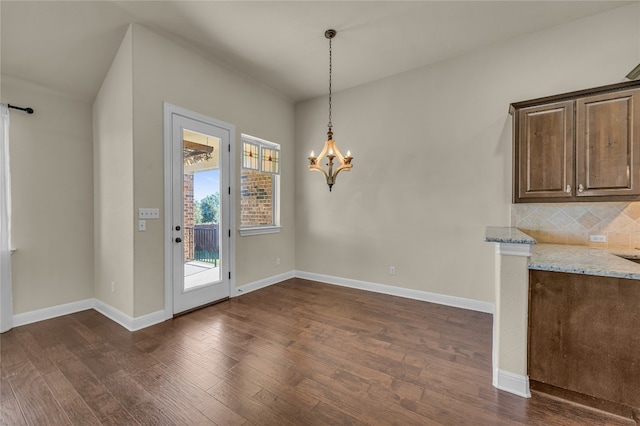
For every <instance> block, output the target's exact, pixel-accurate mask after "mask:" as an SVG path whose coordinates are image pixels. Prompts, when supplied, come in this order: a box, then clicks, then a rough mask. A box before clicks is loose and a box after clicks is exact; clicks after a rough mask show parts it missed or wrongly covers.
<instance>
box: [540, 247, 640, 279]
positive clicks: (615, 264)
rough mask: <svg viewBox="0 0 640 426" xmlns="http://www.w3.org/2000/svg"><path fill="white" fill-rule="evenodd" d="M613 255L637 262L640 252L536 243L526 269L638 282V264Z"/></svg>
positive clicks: (639, 269)
mask: <svg viewBox="0 0 640 426" xmlns="http://www.w3.org/2000/svg"><path fill="white" fill-rule="evenodd" d="M616 255H622V256H625V257H629V258H633V259H640V250H637V249H601V248H593V247H587V246H572V245H561V244H536V245H535V246H533V252H532V254H531V260H530V262H529V269H536V270H540V271H554V272H567V273H571V274H586V275H597V276H602V277H615V278H628V279H633V280H640V264H637V263H634V262H632V261H630V260H627V259H622V258H621V257H619V256H616Z"/></svg>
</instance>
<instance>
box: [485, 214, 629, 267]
mask: <svg viewBox="0 0 640 426" xmlns="http://www.w3.org/2000/svg"><path fill="white" fill-rule="evenodd" d="M484 240H485V241H486V242H492V243H508V244H530V245H531V247H532V253H531V259H530V261H529V269H535V270H539V271H553V272H566V273H570V274H585V275H596V276H602V277H614V278H628V279H632V280H640V264H638V263H634V262H632V261H630V260H627V259H623V258H621V257H620V256H617V255H622V256H624V257H628V258H632V259H639V260H640V249H603V248H594V247H587V246H575V245H562V244H542V243H537V242H536V240H535V239H534V238H532V237H530V236H529V235H527V234H525V233H524V232H522V231H520V230H518V229H517V228H509V227H493V226H489V227H487V228H486V232H485V238H484Z"/></svg>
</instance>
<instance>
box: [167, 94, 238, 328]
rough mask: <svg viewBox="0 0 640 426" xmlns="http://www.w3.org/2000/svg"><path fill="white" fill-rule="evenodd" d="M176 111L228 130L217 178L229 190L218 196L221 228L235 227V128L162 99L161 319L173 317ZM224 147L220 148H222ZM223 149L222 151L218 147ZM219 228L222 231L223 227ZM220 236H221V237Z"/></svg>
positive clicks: (232, 245)
mask: <svg viewBox="0 0 640 426" xmlns="http://www.w3.org/2000/svg"><path fill="white" fill-rule="evenodd" d="M173 114H176V115H180V116H183V117H186V118H189V119H192V120H196V121H201V122H203V123H205V124H208V125H211V126H215V127H219V128H221V129H224V130H226V131H228V132H229V145H230V151H229V165H228V169H229V172H228V178H226V180H225V177H223V176H220V180H221V182H222V183H223V186H225V185H224V182H227V181H228V186H229V187H230V188H231V191H230V192H231V193H230V194H229V193H228V192H227V191H225V190H224V188H222V192H221V193H220V197H227V199H226V201H224V200H221V201H222V202H223V203H226V204H228V205H229V215H228V216H229V217H228V218H226V219H227V220H226V222H227V223H225V225H224V226H225V228H226V227H227V225H228V229H229V230H231V229H236V214H235V212H236V207H235V206H236V190H235V185H236V150H237V145H238V144H237V141H236V128H235V126H234V125H233V124H229V123H226V122H224V121H220V120H216V119H214V118H212V117H209V116H206V115H204V114H200V113H197V112H194V111H191V110H188V109H186V108H183V107H179V106H176V105H172V104H170V103H168V102H164V103H163V117H164V123H163V144H164V315H163V318H164V319H165V320H167V319H170V318H173V282H172V277H173V273H172V272H173V271H172V267H171V265H172V257H171V255H172V245H173V232H172V230H173V226H174V224H173V223H172V217H173V213H172V211H173V208H172V207H173V206H172V200H173V194H172V190H173V184H172V180H171V177H172V172H173V165H172V156H173V155H172V133H173V123H172V115H173ZM222 149H223V150H224V148H222ZM222 152H224V151H222ZM221 232H226V229H224V230H222V229H221ZM223 240H224V239H223ZM235 240H236V239H235V238H233V237H231V238H229V239H228V244H229V253H228V254H227V257H228V258H229V259H228V262H229V263H228V271H225V273H227V272H228V273H230V274H231V277H230V278H229V280H228V282H229V295H230V296H231V293H232V289H233V288H235V282H236V256H235V253H236V241H235Z"/></svg>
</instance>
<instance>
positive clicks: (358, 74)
mask: <svg viewBox="0 0 640 426" xmlns="http://www.w3.org/2000/svg"><path fill="white" fill-rule="evenodd" d="M633 2H638V0H635V1H574V0H572V1H407V2H405V1H42V2H36V1H8V0H2V1H0V14H1V28H0V37H1V46H0V48H1V50H0V53H1V71H2V74H3V75H10V76H16V77H20V78H22V79H26V80H30V81H34V82H36V83H38V84H42V85H45V86H48V87H51V88H54V89H57V90H61V91H64V92H68V93H70V94H72V95H74V96H80V97H83V98H85V99H88V100H92V99H94V98H95V95H96V94H97V92H98V89H99V88H100V85H101V83H102V80H103V79H104V77H105V75H106V73H107V71H108V69H109V66H110V64H111V61H112V60H113V57H114V56H115V53H116V51H117V49H118V47H119V45H120V42H121V40H122V37H123V36H124V33H125V31H126V29H127V26H128V23H129V22H137V23H140V24H142V25H144V26H146V27H147V28H149V29H151V30H153V31H155V32H157V33H160V34H162V35H164V36H166V37H168V38H171V39H173V40H175V41H177V42H179V43H181V44H183V45H185V46H190V47H191V48H193V49H197V50H198V51H200V52H201V53H202V54H204V55H208V56H210V57H212V58H215V60H216V61H218V62H221V63H224V64H226V65H227V66H228V67H229V68H231V69H233V70H235V71H236V72H240V73H243V74H244V75H246V76H248V77H250V78H252V79H255V80H257V81H260V82H262V83H263V84H265V85H267V86H270V87H272V88H273V89H275V90H276V91H278V92H280V93H281V94H283V95H284V96H286V97H288V98H290V99H292V100H294V101H299V100H303V99H308V98H312V97H316V96H320V95H324V94H326V93H327V90H328V41H327V39H325V38H324V31H325V30H326V29H327V28H335V29H336V30H337V31H338V35H337V36H336V38H335V39H334V41H333V54H334V56H333V58H334V62H333V63H334V68H333V83H334V86H333V87H334V91H339V90H342V89H346V88H349V87H353V86H357V85H359V84H363V83H366V82H369V81H374V80H377V79H380V78H383V77H386V76H389V75H393V74H397V73H400V72H404V71H408V70H411V69H415V68H419V67H422V66H425V65H428V64H430V63H434V62H438V61H442V60H444V59H447V58H451V57H454V56H457V55H461V54H464V53H466V52H469V51H471V50H474V49H477V48H479V47H481V46H484V45H488V44H491V43H495V42H500V41H503V40H506V39H510V38H513V37H518V36H520V35H522V34H526V33H529V32H533V31H539V30H542V29H545V28H548V27H551V26H554V25H558V24H562V23H564V22H568V21H571V20H575V19H580V18H583V17H586V16H589V15H593V14H596V13H599V12H602V11H604V10H607V9H613V8H616V7H620V6H623V5H626V4H629V3H633Z"/></svg>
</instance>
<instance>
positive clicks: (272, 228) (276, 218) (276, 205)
mask: <svg viewBox="0 0 640 426" xmlns="http://www.w3.org/2000/svg"><path fill="white" fill-rule="evenodd" d="M240 140H241V142H242V160H241V162H240V163H241V164H240V180H241V181H242V174H243V173H244V171H245V170H247V171H251V172H257V173H266V174H270V175H271V176H272V185H273V188H272V209H273V211H272V217H273V223H272V224H271V225H258V226H242V221H240V228H239V232H240V236H242V237H244V236H249V235H262V234H276V233H279V232H280V231H281V230H282V226H281V225H280V174H281V171H282V151H281V149H280V144H277V143H275V142H271V141H267V140H264V139H260V138H257V137H255V136H251V135H247V134H244V133H242V134H241V135H240ZM245 143H247V144H251V145H254V146H256V145H257V146H258V153H259V156H258V168H257V169H253V168H250V167H244V164H245V159H244V152H245V150H244V144H245ZM263 148H267V149H270V150H274V151H276V152H277V158H278V160H277V161H278V164H277V171H276V172H273V171H271V170H267V171H265V170H262V152H263ZM240 201H241V203H240V215H241V216H242V189H240Z"/></svg>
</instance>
